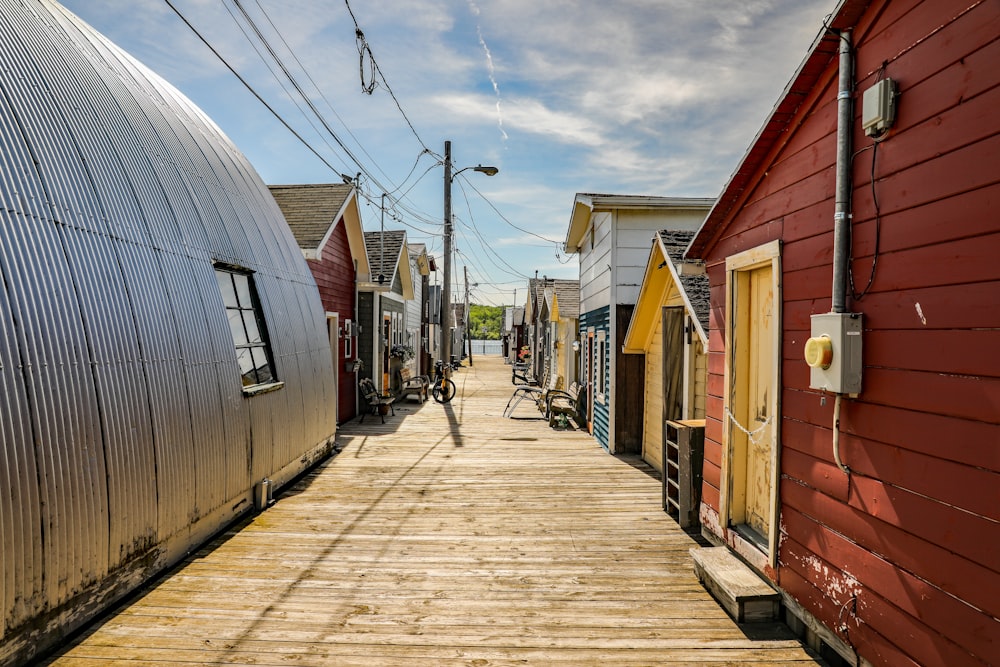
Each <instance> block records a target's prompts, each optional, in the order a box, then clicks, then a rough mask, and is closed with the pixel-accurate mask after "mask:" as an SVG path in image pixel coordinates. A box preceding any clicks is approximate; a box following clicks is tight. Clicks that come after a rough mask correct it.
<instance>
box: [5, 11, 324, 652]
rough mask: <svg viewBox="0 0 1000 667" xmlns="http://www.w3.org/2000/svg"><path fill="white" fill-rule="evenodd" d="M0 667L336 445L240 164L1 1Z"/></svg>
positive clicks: (271, 216)
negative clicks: (269, 483) (260, 486)
mask: <svg viewBox="0 0 1000 667" xmlns="http://www.w3.org/2000/svg"><path fill="white" fill-rule="evenodd" d="M0 43H2V44H3V48H2V49H0V60H2V63H0V204H2V205H0V216H2V223H0V237H2V238H0V573H2V575H0V663H4V664H7V663H17V662H20V661H23V660H25V659H27V658H28V657H29V656H30V655H31V654H33V653H37V652H38V651H41V650H44V649H45V648H46V647H47V646H50V645H52V644H53V643H55V642H58V641H59V640H60V638H61V637H62V636H63V635H64V634H65V633H66V632H68V631H70V630H71V629H73V628H74V627H77V626H79V625H80V624H81V623H83V622H84V621H85V620H87V619H89V618H90V617H92V616H93V615H94V614H95V613H96V612H98V611H99V610H101V609H103V608H105V607H107V606H108V605H109V604H110V603H111V602H112V601H113V600H115V599H116V598H117V597H119V596H120V595H122V594H124V593H125V592H127V591H129V590H131V589H134V588H135V587H136V586H137V585H139V584H140V583H141V582H143V581H144V580H146V579H147V578H148V577H149V576H151V575H152V574H154V573H155V572H157V571H159V570H161V569H162V568H164V567H166V566H167V565H169V564H171V563H173V562H175V561H176V560H177V559H178V558H180V557H181V556H182V555H183V554H184V553H185V552H186V551H187V550H188V549H189V548H190V547H192V546H193V545H195V544H197V543H199V542H201V541H202V540H204V539H205V538H206V537H207V536H209V535H211V534H212V533H213V532H215V531H216V530H218V529H219V528H220V527H222V526H223V525H225V524H226V523H227V522H229V521H231V520H232V519H233V518H234V517H236V516H238V515H240V514H242V513H243V512H244V511H246V510H248V509H249V508H250V507H251V506H252V489H253V486H254V484H255V483H258V482H259V481H261V480H263V479H264V478H270V479H272V480H274V481H275V482H276V483H277V484H280V483H282V482H283V481H286V480H288V479H290V478H291V477H292V476H294V475H295V474H296V473H298V472H299V471H300V470H302V469H303V468H304V467H305V466H306V465H307V464H308V463H309V462H310V461H311V460H313V459H315V458H316V457H319V456H321V455H322V454H324V453H325V452H326V451H328V448H329V447H330V446H331V445H332V436H333V434H334V432H335V428H336V426H335V422H334V411H333V410H331V409H330V407H329V399H330V398H331V397H333V396H334V387H333V386H332V378H333V373H332V372H331V360H330V349H329V343H328V342H327V336H326V330H325V323H324V321H323V308H322V305H321V304H320V301H319V295H318V292H317V289H316V286H315V283H314V282H313V279H312V277H311V275H310V273H309V269H308V268H307V266H306V263H305V261H304V260H303V258H302V254H301V252H300V251H299V249H298V247H297V246H296V243H295V241H294V239H293V238H292V236H291V234H290V233H289V231H288V228H287V226H286V225H285V223H284V221H283V218H282V216H281V212H280V211H279V210H278V207H277V205H276V204H275V202H274V200H273V199H272V198H271V196H270V194H269V193H268V190H267V188H266V186H265V185H264V184H263V183H262V182H261V180H260V178H259V176H258V175H257V174H256V172H255V171H254V169H253V168H252V167H251V166H250V164H249V163H248V162H247V161H246V159H245V158H244V156H243V155H242V154H240V152H239V151H238V150H237V149H236V148H235V147H234V146H233V145H232V144H231V143H230V142H229V140H228V139H227V138H226V137H225V136H223V134H222V133H221V131H220V130H219V129H218V127H216V126H215V125H214V124H213V123H212V121H211V120H210V119H208V118H207V117H206V116H205V115H204V114H203V113H202V112H201V111H200V110H199V109H197V108H196V107H195V106H194V105H193V104H192V103H191V102H190V101H189V100H187V99H186V98H184V97H183V96H182V95H181V94H180V93H179V92H178V91H176V90H175V89H174V88H172V87H171V86H170V85H169V84H167V83H165V82H164V81H163V80H161V79H160V78H159V77H157V76H156V75H155V74H153V73H152V72H150V71H149V70H147V69H146V68H144V67H143V66H142V65H141V64H139V63H138V62H136V61H135V60H133V59H132V58H131V57H129V56H128V55H127V54H125V53H124V52H122V51H121V50H119V49H118V48H117V47H115V46H114V45H113V44H111V43H109V42H108V41H107V40H106V39H105V38H103V37H101V36H100V35H98V34H97V33H96V32H94V31H93V30H92V29H91V28H90V27H89V26H87V25H85V24H84V23H83V22H81V21H80V20H79V19H77V18H76V17H74V16H73V15H71V14H70V13H69V12H67V11H66V10H64V9H63V8H61V7H60V6H58V5H56V4H54V3H52V2H48V1H46V0H24V1H23V2H5V3H2V4H0Z"/></svg>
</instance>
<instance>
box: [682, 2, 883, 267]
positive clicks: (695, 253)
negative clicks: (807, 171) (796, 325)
mask: <svg viewBox="0 0 1000 667" xmlns="http://www.w3.org/2000/svg"><path fill="white" fill-rule="evenodd" d="M869 4H871V0H841V2H840V4H839V5H838V6H837V9H835V10H834V12H833V14H832V19H831V20H830V21H828V23H827V25H825V26H823V27H822V28H821V29H820V32H819V35H818V36H817V37H816V39H815V41H814V42H813V44H812V46H811V47H810V49H809V51H808V54H807V55H806V58H805V60H803V61H802V63H801V64H800V65H799V69H798V70H797V71H796V73H795V75H794V76H793V77H792V80H791V81H790V82H789V83H788V85H787V86H786V87H785V90H784V92H783V93H782V94H781V97H780V98H779V99H778V103H777V104H776V105H775V106H774V109H772V111H771V115H770V116H769V117H768V119H767V121H766V122H765V123H764V125H763V127H761V128H760V131H759V132H758V133H757V136H756V137H755V138H754V140H753V142H752V143H751V144H750V147H749V148H748V149H747V152H746V153H745V154H744V155H743V159H742V160H741V161H740V163H739V166H737V167H736V171H734V172H733V175H732V176H731V177H730V178H729V182H728V183H727V184H726V187H725V188H724V189H723V190H722V194H721V195H719V199H718V200H717V201H716V203H715V206H713V207H712V210H711V211H709V214H708V217H707V218H706V219H705V222H703V223H702V226H701V229H699V230H698V234H697V235H696V236H695V237H694V238H693V239H692V240H691V245H690V247H689V248H688V250H687V255H688V256H690V257H695V258H701V257H705V254H706V253H707V252H708V250H709V249H711V247H712V246H713V245H715V243H716V241H717V240H718V239H719V237H720V236H721V235H722V232H723V231H724V230H725V228H726V227H727V226H728V225H729V223H730V221H731V220H732V219H733V217H734V216H735V215H736V214H737V213H738V212H739V210H740V208H741V207H742V206H743V203H744V202H745V201H746V198H747V197H748V196H749V195H750V193H751V192H753V190H754V189H755V188H756V186H757V183H759V182H760V180H761V179H762V178H763V177H764V174H765V173H766V171H767V169H768V167H769V165H770V163H771V160H772V159H773V157H774V155H775V154H776V153H777V151H778V150H779V149H780V148H781V147H782V146H783V145H784V144H785V142H787V141H788V139H789V138H790V137H791V136H792V134H794V131H795V129H796V126H794V125H793V123H794V122H795V121H796V119H797V118H799V117H800V116H801V113H800V110H801V107H802V105H803V104H804V103H807V102H810V101H814V100H813V99H812V97H813V91H814V89H815V88H816V85H817V84H818V83H819V82H820V80H821V79H822V78H823V76H824V72H828V71H829V67H830V63H831V61H832V60H833V59H835V58H837V50H838V47H839V45H840V44H839V40H840V37H839V36H838V35H837V34H835V33H834V32H832V31H831V30H840V29H844V28H850V27H853V26H854V25H855V23H857V21H858V19H859V18H860V17H861V15H862V14H863V13H864V11H865V9H867V7H868V5H869ZM828 28H829V29H828ZM831 215H832V212H831Z"/></svg>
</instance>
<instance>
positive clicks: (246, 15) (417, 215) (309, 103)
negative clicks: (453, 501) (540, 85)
mask: <svg viewBox="0 0 1000 667" xmlns="http://www.w3.org/2000/svg"><path fill="white" fill-rule="evenodd" d="M165 1H166V2H167V4H168V5H169V6H170V8H171V9H172V10H173V11H174V13H175V14H177V16H178V17H179V18H180V19H181V20H182V21H183V22H184V23H185V24H186V25H187V26H188V27H189V28H190V29H191V30H192V32H194V33H195V35H196V36H198V38H199V39H200V40H201V41H202V42H203V43H204V44H205V45H206V46H207V47H208V48H209V49H210V50H211V51H212V53H213V54H215V56H216V57H217V58H218V59H219V60H220V61H221V62H222V63H223V64H224V65H225V66H226V67H227V68H228V69H229V71H230V72H232V73H233V74H234V75H235V76H236V77H237V79H239V80H240V82H241V83H243V85H244V86H245V87H247V89H248V90H250V92H251V93H253V94H254V96H255V97H257V99H258V100H259V101H260V102H261V103H262V104H264V106H265V107H267V108H268V110H269V111H270V112H271V113H272V114H273V115H274V116H275V118H277V119H278V120H279V121H280V122H281V123H282V124H283V125H284V126H285V127H286V128H287V129H288V130H289V131H290V132H292V134H293V135H295V136H296V138H298V139H299V141H300V142H302V143H303V145H305V146H306V147H307V148H308V149H309V150H310V151H311V152H312V153H313V154H314V155H316V157H318V158H319V159H320V160H321V161H322V162H323V163H324V164H325V165H326V166H327V167H329V168H330V170H331V171H333V172H334V173H337V174H338V175H340V176H341V177H342V178H344V179H345V180H346V179H347V178H348V177H346V176H344V175H343V174H342V173H341V172H340V170H338V169H336V168H334V167H333V165H331V164H330V163H329V162H328V161H327V160H326V159H325V158H323V157H322V155H320V153H319V151H317V150H316V149H315V147H313V146H312V145H311V144H310V143H309V142H308V141H306V140H305V138H304V137H302V135H301V134H299V133H298V132H297V131H296V130H295V129H294V128H293V127H292V126H291V124H290V123H289V122H288V121H286V120H285V119H284V118H283V117H282V116H281V115H280V114H278V112H277V111H276V110H275V109H274V108H273V107H271V106H270V105H269V104H268V103H267V102H266V101H265V100H264V98H263V97H262V96H261V95H260V94H259V93H257V91H256V90H254V89H253V87H252V86H250V84H249V83H248V82H247V81H246V80H245V79H244V78H243V77H242V76H241V75H240V74H239V73H238V72H237V71H236V69H235V68H234V67H233V66H231V65H230V64H229V63H228V61H226V59H225V58H224V57H223V56H222V55H221V53H219V52H218V50H216V49H215V48H214V47H213V46H212V45H211V44H210V43H209V42H208V40H207V39H206V38H205V37H204V36H203V35H202V34H201V33H200V32H199V31H198V30H197V29H196V28H195V27H194V25H193V24H192V23H191V22H190V21H188V20H187V18H186V17H185V16H184V15H183V14H182V13H181V12H180V10H178V9H177V7H176V6H174V5H173V4H172V3H171V2H170V0H165ZM232 1H233V4H234V5H235V6H236V7H237V8H238V9H239V10H240V13H241V14H242V15H243V17H244V21H245V22H246V23H247V25H248V26H249V27H250V29H251V30H253V32H254V34H255V35H256V36H257V39H258V40H259V42H260V43H261V44H262V45H263V47H264V48H265V49H266V50H267V52H268V54H269V55H270V56H271V58H272V59H273V60H274V62H275V63H276V64H277V66H278V67H280V68H281V71H282V73H283V74H284V75H285V77H286V78H287V79H288V81H289V83H290V84H291V85H292V87H293V88H294V89H295V91H296V92H297V93H298V95H299V97H300V98H301V99H302V100H303V101H304V102H305V104H306V105H307V106H308V107H309V109H310V110H311V111H312V113H313V115H314V116H315V117H316V119H317V120H318V121H319V122H320V124H321V125H322V126H323V128H324V129H325V130H326V131H327V133H328V134H329V135H330V136H331V137H332V138H333V139H334V141H335V142H336V143H337V145H338V146H339V147H340V149H341V150H342V151H343V152H344V153H345V154H346V155H347V156H348V158H350V160H351V162H353V163H354V165H355V166H356V168H358V169H360V170H361V171H360V173H364V174H365V175H366V176H367V177H368V178H369V180H371V181H372V182H373V183H374V184H375V185H376V186H377V187H378V188H379V189H380V190H382V191H383V192H386V191H390V192H391V191H396V190H399V189H400V187H402V185H400V186H396V187H395V188H393V189H392V190H389V188H387V187H386V186H385V185H383V184H382V183H381V182H380V181H379V179H377V178H376V177H375V176H374V175H373V174H372V173H371V172H370V171H369V170H368V168H367V167H366V165H365V164H364V163H362V162H361V160H359V159H358V158H357V156H356V155H354V153H353V152H352V151H351V149H350V148H348V147H347V145H346V144H345V143H344V141H343V140H342V139H341V138H340V137H339V136H338V135H337V133H336V132H335V131H334V130H333V128H331V127H330V124H329V122H328V121H327V120H326V118H325V117H324V116H323V114H322V113H321V112H320V111H319V109H317V108H316V105H315V104H314V103H313V102H312V100H311V99H310V98H309V96H308V95H306V93H305V91H304V90H303V89H302V86H301V85H300V84H299V82H298V80H297V79H296V78H295V77H294V76H293V75H292V73H291V71H290V70H289V68H288V67H287V66H286V65H285V63H284V62H283V61H282V60H281V58H280V56H279V55H278V53H277V52H276V51H275V49H274V47H272V46H271V44H270V42H268V40H267V37H265V36H264V34H263V32H262V31H261V30H260V28H259V27H258V26H257V24H256V23H255V22H254V20H253V18H252V17H251V16H250V15H249V12H247V10H246V8H245V7H244V6H243V5H242V3H241V2H240V0H232ZM258 5H259V3H258ZM226 9H227V11H228V12H229V14H230V16H231V17H232V18H233V21H234V23H236V24H237V26H238V27H239V28H240V30H241V32H243V34H244V36H245V37H246V38H247V41H248V42H249V43H250V44H251V46H252V47H253V48H254V50H255V51H256V52H257V53H258V55H259V56H260V57H261V59H262V61H264V64H265V66H267V67H268V69H269V71H270V72H271V74H272V76H274V77H275V79H276V80H277V81H278V83H279V85H281V87H282V89H283V90H285V92H286V94H288V96H289V98H290V99H291V100H292V101H293V103H295V104H296V106H297V107H298V108H299V110H300V112H302V113H303V116H305V117H306V119H307V121H308V122H309V123H310V125H312V127H313V129H314V130H316V131H317V133H319V130H318V128H316V126H315V124H314V123H313V122H312V120H311V119H309V117H308V115H307V114H305V112H304V111H303V110H302V107H301V106H300V105H299V104H298V103H297V102H295V99H294V97H293V96H292V95H291V94H290V93H289V92H288V89H287V88H286V87H285V86H284V84H283V83H282V82H281V81H280V79H278V77H277V75H276V74H275V73H274V70H273V69H271V67H270V65H268V64H267V62H266V60H265V59H264V58H263V54H261V53H260V50H259V49H257V47H256V46H255V45H254V43H253V40H251V39H250V38H249V35H247V34H246V31H245V30H244V29H243V27H242V26H241V25H240V23H239V21H237V20H236V17H235V16H234V15H233V14H232V11H231V10H229V8H228V7H226ZM265 16H266V18H267V19H268V22H269V23H271V25H272V28H274V30H275V32H276V33H278V35H279V38H280V39H281V40H282V42H283V43H284V44H285V47H286V49H287V50H288V51H289V53H291V54H292V57H293V58H294V59H295V61H296V63H297V64H298V65H299V67H300V69H301V70H302V71H303V72H304V73H305V74H306V76H307V77H308V78H309V80H310V82H311V83H313V85H314V86H315V81H314V80H313V79H312V78H311V77H309V74H308V72H307V71H306V70H305V68H304V67H303V66H302V63H301V61H300V60H299V59H298V58H297V57H296V56H295V54H294V51H293V50H292V49H291V47H290V46H289V45H288V42H287V41H286V40H284V38H283V37H282V36H281V34H280V31H279V30H278V29H277V28H276V27H275V26H274V24H273V22H272V21H271V20H270V17H269V16H267V15H266V12H265ZM352 18H353V14H352ZM324 101H326V102H327V106H329V107H330V109H331V111H333V113H334V115H336V116H337V118H338V120H340V121H341V124H344V123H343V120H342V119H341V118H340V117H339V115H337V113H336V110H335V109H333V107H332V105H330V104H329V101H328V100H326V99H325V98H324ZM397 105H398V101H397ZM400 110H401V111H402V109H400ZM345 128H346V124H345ZM348 133H350V130H349V129H348ZM320 134H321V133H320ZM351 137H352V138H353V139H354V140H355V142H357V143H358V145H359V147H360V148H361V150H362V151H363V152H364V153H365V155H366V156H367V157H368V158H369V159H372V158H371V155H369V154H368V153H367V151H365V149H364V147H363V146H362V145H361V144H360V142H358V141H357V138H356V137H355V136H354V135H353V134H352V133H351ZM418 139H419V137H418ZM324 143H326V144H327V146H328V147H329V148H330V149H331V150H332V151H333V152H334V153H336V151H335V150H334V149H333V147H332V146H330V144H329V142H326V141H325V139H324ZM421 145H422V146H423V142H421ZM424 154H430V155H434V153H433V151H431V150H430V149H428V148H426V146H424V147H423V150H422V151H421V152H420V154H419V155H418V156H417V160H416V162H415V164H414V167H413V169H411V175H412V173H413V171H415V169H416V165H417V164H419V161H420V159H421V158H422V157H423V155H424ZM372 161H373V162H374V159H372ZM376 167H378V165H377V163H376ZM431 168H433V167H431ZM379 171H380V172H382V174H383V175H385V172H384V171H383V170H382V169H381V168H379ZM405 182H406V181H403V183H404V184H405ZM411 189H412V188H411ZM359 191H360V188H359ZM368 199H369V200H370V201H371V200H373V199H374V195H370V194H369V195H368ZM394 201H395V204H396V207H397V208H399V209H401V210H403V211H404V212H406V213H407V214H409V215H410V216H412V217H414V218H416V219H417V220H419V221H421V222H424V223H427V224H438V221H437V220H436V219H434V218H431V217H429V216H427V215H426V214H423V213H421V212H419V211H417V210H416V209H413V208H412V207H408V206H404V205H402V203H401V202H400V201H399V200H398V199H396V200H394ZM401 222H403V221H402V220H401ZM403 224H407V223H405V222H403ZM408 226H410V227H412V228H414V229H416V230H418V231H421V232H422V233H426V234H433V232H428V231H427V230H422V229H420V228H419V227H416V225H408Z"/></svg>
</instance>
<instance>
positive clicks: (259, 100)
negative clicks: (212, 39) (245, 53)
mask: <svg viewBox="0 0 1000 667" xmlns="http://www.w3.org/2000/svg"><path fill="white" fill-rule="evenodd" d="M163 1H164V2H166V3H167V6H168V7H170V9H172V10H173V12H174V13H175V14H177V17H178V18H179V19H180V20H181V21H183V22H184V24H185V25H186V26H187V27H188V28H190V29H191V32H193V33H194V34H195V36H196V37H197V38H198V39H200V40H201V42H202V44H204V45H205V46H207V47H208V50H209V51H211V52H212V53H213V54H214V55H215V57H216V58H218V59H219V61H220V62H221V63H222V64H223V65H225V66H226V69H228V70H229V71H230V72H232V74H233V76H235V77H236V78H237V79H238V80H239V82H240V83H242V84H243V87H244V88H246V89H247V90H248V91H250V93H251V94H252V95H253V96H254V97H256V98H257V101H258V102H260V103H261V104H263V105H264V107H265V108H266V109H267V110H268V111H270V112H271V115H272V116H274V117H275V118H277V119H278V122H280V123H281V124H282V125H284V126H285V129H287V130H288V131H289V132H291V133H292V135H293V136H294V137H295V138H296V139H298V140H299V141H300V142H301V143H302V145H303V146H305V147H306V148H308V149H309V151H310V152H311V153H312V154H313V155H315V156H316V157H317V158H318V159H319V161H320V162H322V163H323V164H325V165H326V166H327V167H328V168H329V169H330V171H332V172H334V173H335V174H340V170H338V169H336V168H334V166H333V165H332V164H330V163H329V162H328V161H327V160H326V158H324V157H323V156H322V155H320V154H319V151H317V150H316V149H315V148H313V146H312V144H310V143H309V142H308V141H306V140H305V138H304V137H303V136H302V135H301V134H299V133H298V132H297V131H296V130H295V128H293V127H292V126H291V125H290V124H289V123H288V121H286V120H285V119H284V118H282V117H281V114H279V113H278V112H277V111H275V110H274V107H272V106H271V105H270V104H268V103H267V101H266V100H265V99H264V98H263V97H261V95H260V93H258V92H257V91H256V90H255V89H254V87H253V86H251V85H250V84H249V83H248V82H247V80H246V79H244V78H243V77H242V76H240V73H239V72H237V71H236V69H235V68H234V67H233V66H232V65H230V64H229V62H228V61H227V60H226V59H225V58H224V57H223V56H222V54H221V53H219V52H218V51H217V50H216V49H215V47H214V46H212V45H211V44H210V43H209V42H208V40H207V39H205V37H204V36H203V35H202V34H201V33H200V32H198V30H197V29H196V28H195V27H194V25H192V24H191V22H190V21H188V20H187V17H185V16H184V15H183V14H182V13H181V12H180V10H178V9H177V7H175V6H174V4H173V3H172V2H171V1H170V0H163Z"/></svg>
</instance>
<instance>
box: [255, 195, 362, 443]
mask: <svg viewBox="0 0 1000 667" xmlns="http://www.w3.org/2000/svg"><path fill="white" fill-rule="evenodd" d="M268 187H269V188H270V190H271V194H272V195H273V196H274V199H275V201H277V202H278V206H279V207H280V208H281V212H282V213H284V215H285V220H287V221H288V226H289V227H291V229H292V233H293V234H294V235H295V240H296V241H298V244H299V247H300V248H301V249H302V254H303V255H304V256H305V258H306V262H307V263H308V264H309V269H310V270H311V271H312V274H313V278H315V279H316V285H317V287H319V295H320V298H321V299H322V301H323V308H325V309H326V320H327V328H328V333H329V336H330V349H331V353H332V354H333V357H334V359H333V371H334V373H335V374H336V375H337V423H338V424H343V423H344V422H346V421H348V420H350V419H353V418H354V416H355V415H356V414H357V384H358V382H357V380H358V379H357V373H356V372H355V371H354V367H355V362H356V361H357V359H358V338H357V330H358V328H357V322H358V316H357V276H358V275H359V274H360V275H365V276H367V275H368V273H369V269H368V254H367V253H366V251H365V238H364V232H363V231H362V228H361V211H360V209H359V208H358V200H357V196H356V193H355V190H354V186H353V185H349V184H341V183H332V184H316V185H271V186H268Z"/></svg>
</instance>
